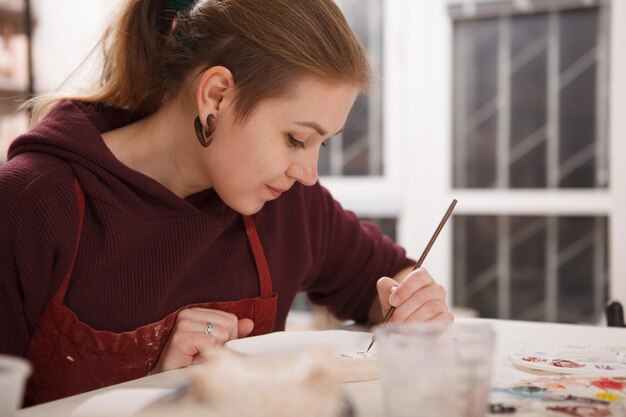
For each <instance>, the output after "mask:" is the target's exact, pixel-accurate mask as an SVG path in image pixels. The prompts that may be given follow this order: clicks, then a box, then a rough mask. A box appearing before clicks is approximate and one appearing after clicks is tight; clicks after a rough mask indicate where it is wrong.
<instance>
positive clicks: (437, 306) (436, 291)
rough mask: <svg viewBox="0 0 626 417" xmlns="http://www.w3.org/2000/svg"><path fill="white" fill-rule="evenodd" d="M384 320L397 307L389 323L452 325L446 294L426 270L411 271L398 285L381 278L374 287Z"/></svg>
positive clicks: (452, 319) (389, 279)
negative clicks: (428, 322)
mask: <svg viewBox="0 0 626 417" xmlns="http://www.w3.org/2000/svg"><path fill="white" fill-rule="evenodd" d="M376 287H377V290H378V298H379V301H380V305H381V308H382V314H383V317H384V316H385V315H386V314H387V311H389V309H390V308H391V306H394V307H396V310H395V311H394V312H393V315H392V316H391V319H390V320H389V322H396V323H398V322H404V321H415V322H424V321H440V322H448V323H449V322H452V321H454V316H453V315H452V313H451V312H450V310H449V309H448V306H447V305H446V301H445V300H446V290H445V288H443V287H442V286H441V285H439V284H437V283H436V282H435V280H434V279H433V277H431V276H430V274H429V273H428V271H427V270H426V268H418V269H416V270H415V271H411V272H410V273H409V274H408V275H407V276H406V277H405V278H404V279H403V280H402V281H401V282H400V283H398V282H397V281H396V280H394V279H392V278H389V277H383V278H381V279H379V280H378V282H377V283H376Z"/></svg>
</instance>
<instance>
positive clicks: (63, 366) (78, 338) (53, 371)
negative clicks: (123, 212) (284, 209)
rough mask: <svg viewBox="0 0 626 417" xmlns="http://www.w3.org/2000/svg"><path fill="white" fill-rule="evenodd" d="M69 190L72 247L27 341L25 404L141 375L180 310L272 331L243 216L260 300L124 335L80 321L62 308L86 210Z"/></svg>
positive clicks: (259, 263)
mask: <svg viewBox="0 0 626 417" xmlns="http://www.w3.org/2000/svg"><path fill="white" fill-rule="evenodd" d="M74 188H75V192H76V200H77V202H78V209H79V226H78V233H77V237H76V246H75V248H74V255H73V258H72V262H71V264H70V268H69V270H68V271H67V273H66V275H65V277H64V278H63V282H62V283H61V286H60V287H59V289H58V290H57V292H56V293H55V294H54V296H53V298H52V300H51V301H50V303H49V304H48V305H47V306H46V308H45V310H44V311H43V313H42V315H41V317H40V319H39V322H38V323H37V327H36V328H35V331H34V333H33V335H32V337H31V339H30V344H29V347H28V351H27V353H26V358H27V359H28V360H29V361H30V362H31V364H32V365H33V368H34V369H33V370H34V372H33V376H32V377H31V378H30V380H29V381H28V386H27V390H26V405H33V404H38V403H42V402H46V401H52V400H55V399H58V398H63V397H67V396H70V395H74V394H79V393H81V392H85V391H90V390H93V389H96V388H101V387H105V386H109V385H113V384H117V383H120V382H124V381H128V380H131V379H135V378H139V377H142V376H145V375H146V374H148V372H149V371H150V369H152V367H153V366H154V365H155V364H156V362H157V360H158V358H159V355H160V354H161V350H162V349H163V347H164V346H165V343H166V341H167V339H168V336H169V334H170V332H171V330H172V327H173V326H174V322H175V320H176V316H177V314H178V312H179V311H180V310H182V309H185V308H189V307H203V308H211V309H216V310H221V311H227V312H229V313H232V314H234V315H236V316H237V317H238V318H240V319H241V318H249V319H251V320H252V321H254V332H253V334H255V335H258V334H264V333H269V332H271V331H273V330H274V322H275V320H276V306H277V299H278V297H277V295H275V294H273V292H272V281H271V279H270V272H269V268H268V266H267V261H266V259H265V255H264V253H263V247H262V246H261V241H260V240H259V235H258V233H257V229H256V226H255V224H254V221H253V220H252V218H251V217H250V216H243V220H244V225H245V229H246V235H247V237H248V242H249V243H250V245H251V247H252V252H253V254H254V260H255V263H256V267H257V270H258V273H259V282H260V287H261V295H260V296H259V297H255V298H246V299H243V300H238V301H226V302H211V303H201V304H192V305H187V306H184V307H181V308H179V309H178V310H176V311H174V312H172V313H170V314H169V315H168V316H167V317H165V318H164V319H162V320H160V321H158V322H156V323H151V324H147V325H145V326H141V327H139V328H138V329H135V330H133V331H130V332H124V333H114V332H110V331H102V330H94V329H92V328H91V327H89V326H88V325H86V324H85V323H83V322H81V321H80V320H79V319H78V317H77V316H76V314H74V312H72V311H71V310H70V309H68V308H67V307H66V306H65V305H64V304H63V300H64V298H65V293H66V291H67V287H68V284H69V281H70V277H71V275H72V270H73V268H74V262H75V260H76V253H77V251H78V244H79V241H80V236H81V233H82V228H83V220H84V212H85V194H84V192H83V190H82V188H81V186H80V184H79V183H78V181H77V180H76V181H75V183H74Z"/></svg>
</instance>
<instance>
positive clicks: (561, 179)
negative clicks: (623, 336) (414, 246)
mask: <svg viewBox="0 0 626 417" xmlns="http://www.w3.org/2000/svg"><path fill="white" fill-rule="evenodd" d="M522 3H523V4H522ZM589 3H590V2H586V4H584V3H583V2H580V1H527V2H497V3H488V2H484V3H479V4H477V5H476V8H475V9H474V10H473V11H472V12H471V13H468V10H466V9H464V8H463V7H461V6H451V7H450V9H449V11H450V14H451V16H452V19H453V43H454V46H453V50H454V67H453V68H454V70H453V79H454V85H453V103H454V110H453V112H454V116H453V120H454V125H453V126H454V131H453V157H452V160H453V187H454V188H455V189H459V190H463V189H465V190H468V191H469V190H472V189H475V190H483V194H482V195H483V196H488V195H489V192H490V190H491V192H492V194H494V196H496V198H498V196H499V198H501V199H505V198H506V197H507V196H514V195H515V194H514V190H519V191H523V190H524V189H532V190H533V191H534V192H535V193H537V194H535V196H536V200H540V199H542V198H543V200H544V201H543V202H541V204H543V205H544V206H545V205H546V202H549V201H553V202H554V203H555V204H553V206H552V210H551V211H552V213H551V215H537V214H538V213H537V212H539V213H541V209H539V210H537V207H533V206H532V203H531V201H532V200H529V201H528V202H522V204H521V205H520V206H519V207H517V208H515V209H513V211H515V212H516V213H515V214H514V215H513V214H511V213H501V214H495V213H489V212H490V209H489V208H488V207H486V206H485V207H483V208H482V211H483V212H482V213H481V209H480V208H478V209H477V210H475V211H476V213H473V214H466V215H460V216H457V217H456V218H455V221H454V249H453V259H454V260H455V262H454V302H455V304H457V305H461V306H467V307H472V308H474V309H476V310H478V311H479V312H480V313H481V315H483V316H487V317H500V318H515V319H526V320H549V321H561V322H596V321H597V320H598V319H600V317H601V316H602V313H603V308H604V305H605V303H606V299H607V285H608V284H607V282H608V278H607V269H608V262H607V259H608V257H607V253H608V229H607V221H608V218H607V216H606V215H597V214H598V213H591V212H585V209H584V208H580V207H582V206H581V205H580V204H576V206H577V207H579V209H578V210H579V212H580V213H576V214H575V215H572V213H570V212H569V211H570V208H569V207H566V206H560V205H559V196H560V194H559V193H560V192H561V191H565V190H568V189H578V190H581V191H583V194H580V195H579V197H580V198H581V200H585V199H591V198H593V193H594V192H595V191H596V190H605V189H607V187H608V186H609V180H610V179H609V170H608V154H607V142H608V139H607V127H608V123H607V115H608V100H607V91H608V82H609V79H608V34H609V26H608V24H607V22H608V16H609V15H608V9H607V7H603V6H602V5H595V4H591V6H592V7H590V5H589ZM524 5H525V6H524ZM524 7H526V9H524ZM542 190H543V191H542ZM469 192H471V191H469ZM585 192H587V194H584V193H585ZM517 196H518V197H519V195H517ZM575 203H576V202H575ZM583 206H584V204H583ZM477 207H480V204H478V205H477ZM595 208H596V209H600V211H602V209H606V208H604V207H600V206H597V207H595ZM596 211H597V210H596Z"/></svg>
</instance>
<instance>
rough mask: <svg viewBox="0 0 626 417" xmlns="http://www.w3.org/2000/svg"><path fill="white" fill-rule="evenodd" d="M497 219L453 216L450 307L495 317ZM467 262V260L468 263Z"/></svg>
mask: <svg viewBox="0 0 626 417" xmlns="http://www.w3.org/2000/svg"><path fill="white" fill-rule="evenodd" d="M496 223H497V218H496V217H494V216H455V217H454V218H453V224H454V242H455V249H454V252H455V253H454V256H453V259H454V304H455V305H458V306H463V307H471V308H474V309H476V310H477V311H478V312H479V313H480V315H481V316H482V317H497V316H498V304H497V303H496V302H494V300H497V299H498V280H497V265H496V260H497V255H498V247H497V245H498V239H497V224H496ZM468 260H471V262H469V261H468Z"/></svg>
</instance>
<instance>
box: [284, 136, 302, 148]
mask: <svg viewBox="0 0 626 417" xmlns="http://www.w3.org/2000/svg"><path fill="white" fill-rule="evenodd" d="M287 140H289V144H290V145H291V146H293V147H294V148H298V149H304V142H301V141H299V140H298V139H296V138H294V137H293V136H291V135H290V134H287Z"/></svg>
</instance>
